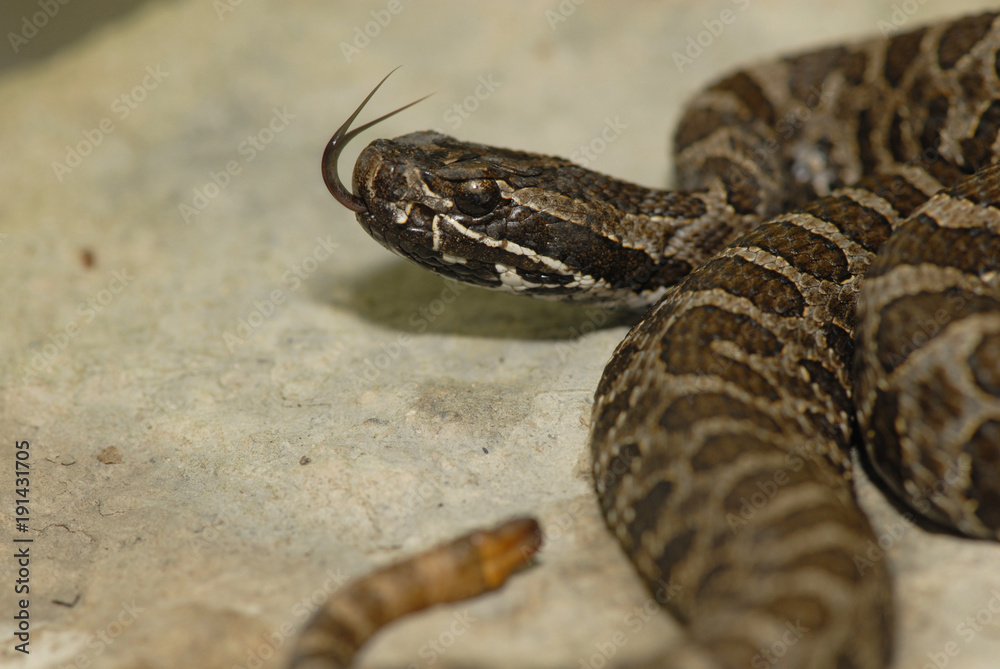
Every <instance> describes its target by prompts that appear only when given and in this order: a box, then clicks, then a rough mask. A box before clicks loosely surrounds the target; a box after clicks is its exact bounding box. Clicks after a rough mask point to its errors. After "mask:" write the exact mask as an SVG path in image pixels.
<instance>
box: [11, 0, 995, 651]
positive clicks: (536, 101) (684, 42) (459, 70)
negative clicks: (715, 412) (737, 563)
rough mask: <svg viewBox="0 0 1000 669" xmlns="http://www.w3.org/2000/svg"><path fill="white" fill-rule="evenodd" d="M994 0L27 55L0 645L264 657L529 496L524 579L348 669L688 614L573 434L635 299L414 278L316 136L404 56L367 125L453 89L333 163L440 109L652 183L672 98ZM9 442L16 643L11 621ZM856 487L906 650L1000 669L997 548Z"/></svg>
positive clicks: (19, 104) (257, 31)
mask: <svg viewBox="0 0 1000 669" xmlns="http://www.w3.org/2000/svg"><path fill="white" fill-rule="evenodd" d="M989 4H990V3H986V2H972V1H967V2H966V1H962V2H958V1H955V2H951V3H947V6H941V5H940V3H939V4H938V5H936V6H932V3H926V4H920V3H918V2H913V3H891V2H868V1H862V0H855V1H853V2H843V1H838V2H833V1H832V0H830V1H822V2H815V3H809V4H808V5H805V6H803V5H801V4H796V3H793V2H791V0H740V1H737V0H733V1H728V0H727V1H724V2H721V1H720V2H718V3H715V4H708V5H706V4H704V3H694V2H690V3H666V4H665V3H662V2H657V3H654V2H643V3H631V4H630V5H629V10H628V11H624V10H623V9H622V8H621V7H622V6H621V5H612V4H607V5H600V4H598V3H585V4H582V5H579V6H577V5H576V4H574V3H571V2H568V1H566V2H561V3H557V2H551V3H533V2H529V1H528V0H525V1H524V2H507V3H485V2H484V3H462V4H461V5H459V4H458V3H446V2H443V1H437V2H430V1H427V2H421V3H417V2H410V1H408V0H399V1H396V0H392V1H389V0H386V1H385V2H373V3H369V4H367V5H362V4H360V3H348V2H338V3H331V2H320V1H318V0H317V1H313V2H308V1H302V2H297V3H279V2H274V1H272V2H264V1H259V2H236V0H219V1H217V2H215V3H208V2H193V1H190V2H187V1H180V0H178V1H177V2H172V3H165V4H160V5H158V4H152V5H150V6H148V7H146V8H144V9H143V10H141V11H140V12H138V13H136V14H135V15H132V16H130V17H128V18H127V19H125V20H124V21H122V22H120V23H116V24H113V25H110V26H108V27H106V28H105V29H103V30H101V31H98V32H96V33H94V34H93V35H91V36H90V37H89V38H87V39H86V40H84V41H83V42H80V43H78V44H75V45H74V46H72V47H70V48H69V49H67V50H65V51H63V52H61V53H59V54H57V55H56V56H55V57H53V58H51V59H50V60H47V61H44V62H41V63H38V64H35V65H32V66H30V67H27V68H24V69H21V70H16V71H11V72H9V73H8V74H6V75H5V76H4V78H3V79H0V118H2V119H3V123H2V124H0V146H3V147H4V150H5V158H6V159H5V160H4V161H3V162H2V163H0V189H2V192H4V193H5V197H4V199H3V202H2V203H0V259H2V261H3V267H4V271H3V273H2V275H0V295H2V296H3V297H2V300H0V355H2V360H3V362H2V365H3V366H2V373H3V378H2V389H0V434H2V435H3V438H4V445H3V446H2V452H0V462H3V463H4V464H3V466H2V468H0V470H2V471H4V472H7V473H8V476H7V478H6V479H5V481H6V484H5V486H6V487H5V488H4V489H3V492H2V493H0V494H2V498H3V500H4V503H3V505H2V507H0V508H2V511H0V519H2V524H3V527H4V534H3V536H4V537H5V541H7V542H8V547H7V548H5V551H4V552H5V555H8V557H6V558H5V559H3V560H0V587H2V588H3V591H4V593H5V594H4V595H3V596H2V598H0V601H2V609H0V610H2V612H3V616H2V619H3V621H4V622H3V623H2V625H0V630H3V631H4V634H3V636H4V638H5V639H7V641H5V642H4V645H3V646H2V647H0V663H2V664H4V665H9V666H32V667H53V668H56V667H79V668H81V669H82V668H83V667H93V666H100V667H113V668H118V667H176V666H201V667H226V668H229V667H260V666H279V660H280V659H281V658H283V657H284V655H285V653H286V652H287V648H288V638H289V635H290V634H291V633H293V630H294V629H295V628H296V627H297V626H298V625H300V624H301V623H302V622H303V621H304V619H305V616H306V615H307V612H308V610H310V609H311V607H312V606H313V602H318V601H320V600H321V598H322V597H323V596H325V593H328V592H330V591H331V590H332V589H333V588H336V587H338V584H339V583H341V582H342V581H343V579H346V578H349V577H351V576H353V575H356V574H359V573H363V572H365V571H366V570H368V569H369V568H371V567H372V566H374V565H379V564H384V563H385V562H387V561H390V560H392V559H394V558H397V557H401V556H403V555H406V554H410V553H411V552H413V551H415V550H418V549H420V548H424V547H427V546H430V545H433V544H435V543H438V542H440V541H443V540H445V539H448V538H450V537H452V536H453V535H455V534H457V533H459V532H461V531H464V530H466V529H469V528H471V527H473V526H478V525H483V524H492V523H494V522H495V521H498V520H501V519H503V518H506V517H509V516H512V515H515V514H521V513H533V514H536V515H538V516H540V518H541V520H542V522H543V524H544V525H545V528H546V531H547V547H546V550H545V552H544V553H543V555H542V557H541V559H540V560H539V563H538V566H537V567H536V568H534V569H531V570H528V571H527V572H525V573H524V574H522V575H520V576H519V577H518V578H517V579H515V581H514V582H513V583H512V584H511V585H510V586H509V587H507V588H506V589H505V590H504V591H502V592H501V593H499V594H496V595H493V596H490V597H487V598H484V599H482V600H479V601H476V602H472V603H469V604H467V605H459V606H456V607H452V608H448V609H440V610H437V611H434V612H430V613H428V614H427V615H425V616H422V617H419V618H416V619H414V620H412V621H407V622H404V623H401V624H400V625H398V626H396V627H395V628H393V630H392V631H391V632H389V633H387V634H385V635H384V636H382V637H381V638H380V639H379V640H378V641H377V642H376V643H375V645H374V646H373V647H372V649H371V651H370V652H369V653H367V654H366V655H365V657H364V659H363V662H364V664H365V665H366V666H372V667H381V666H390V665H395V666H414V667H430V666H456V665H459V664H470V663H476V664H480V665H482V666H509V665H513V664H515V663H518V664H522V665H526V666H573V667H580V666H593V667H599V666H602V665H603V663H604V662H605V658H606V657H607V656H609V655H611V654H614V656H615V660H614V661H621V660H622V659H623V658H626V657H631V658H639V657H643V656H644V655H645V654H646V652H647V651H648V650H649V649H651V648H653V647H656V646H658V645H660V644H662V643H664V642H665V640H666V639H668V638H669V636H670V635H672V634H673V633H674V626H673V623H672V622H671V621H670V620H668V619H667V618H666V617H665V616H663V615H662V614H656V615H653V616H650V615H649V614H647V613H646V612H645V611H644V610H643V607H644V606H646V605H647V603H648V602H649V601H650V600H649V597H648V595H646V594H645V593H644V591H643V590H642V589H641V588H640V587H639V585H638V584H637V581H636V579H635V577H634V575H633V573H632V570H631V567H630V565H629V564H628V562H627V561H626V560H625V559H624V557H622V556H621V555H620V553H619V551H618V549H617V546H616V545H615V543H614V542H613V540H612V539H611V537H610V536H609V535H608V534H607V533H606V531H605V530H604V528H603V525H602V523H601V521H600V519H599V516H598V513H597V507H596V503H595V500H594V496H593V493H592V490H591V482H590V478H589V455H588V452H587V449H586V445H585V439H586V423H587V421H588V417H589V408H590V402H591V397H592V393H593V390H594V387H595V386H596V383H597V379H598V378H599V376H600V373H601V369H602V366H603V364H604V362H605V361H606V359H607V357H608V356H609V354H610V352H611V350H612V348H613V347H614V344H615V343H616V342H617V341H618V340H619V339H620V338H621V337H622V336H623V335H624V331H625V330H624V326H622V325H620V324H618V325H616V324H615V323H620V322H621V321H620V317H618V316H615V315H613V314H607V313H604V312H600V311H593V310H588V309H586V308H584V309H574V308H569V307H564V306H560V305H554V304H544V303H541V304H539V303H532V302H527V301H523V300H517V299H515V298H509V297H506V296H503V295H495V294H491V293H485V292H482V291H479V290H476V289H473V288H463V287H460V286H458V287H456V286H453V285H449V284H447V283H444V282H441V281H440V280H438V279H437V278H435V277H433V276H431V275H429V274H426V273H424V272H422V271H421V270H419V269H417V268H413V267H410V266H408V265H406V264H404V263H403V262H402V261H400V260H398V259H396V258H394V257H393V256H391V255H390V254H388V253H387V252H385V251H384V250H383V249H382V248H381V247H379V246H378V245H377V244H375V242H373V241H372V240H371V239H369V238H368V237H366V236H365V234H364V232H363V231H362V230H361V229H360V228H359V227H358V226H357V225H356V224H355V223H354V221H353V216H352V215H350V213H349V212H347V211H346V210H344V209H343V208H342V207H340V206H339V205H337V204H336V203H335V202H334V201H333V200H332V198H330V197H329V195H328V194H327V193H326V190H325V188H324V187H323V184H322V182H321V180H320V178H319V156H320V153H321V152H322V148H323V145H324V142H325V141H326V140H327V139H328V137H329V136H330V134H331V133H332V132H333V130H334V129H335V128H336V126H338V125H339V124H340V123H341V122H342V120H343V119H344V118H346V116H347V115H348V114H349V113H350V111H351V110H352V109H353V108H354V107H355V106H356V104H357V103H358V102H359V101H360V100H361V99H362V98H363V97H364V94H365V93H366V92H367V91H368V89H370V87H371V86H372V85H373V84H374V83H375V82H376V81H377V80H378V79H379V78H380V77H381V76H382V75H384V74H385V73H386V72H387V71H388V70H390V69H391V68H392V67H394V66H396V65H399V64H404V65H405V67H404V68H403V69H402V70H401V71H400V72H398V73H397V74H396V75H395V76H394V77H393V79H392V80H390V82H389V83H388V84H387V85H386V87H385V88H384V89H383V91H381V92H380V93H379V95H378V96H377V97H376V99H375V100H374V101H373V104H372V107H371V111H370V113H369V114H370V115H368V116H367V118H371V117H373V116H374V115H376V114H378V113H381V112H382V111H386V110H388V109H390V108H394V107H396V106H398V105H400V104H402V103H405V102H408V101H409V100H411V99H414V98H415V97H418V96H420V95H423V94H425V93H426V92H429V91H432V90H434V91H437V94H436V95H435V96H434V97H433V98H431V99H429V100H428V101H426V102H424V103H421V104H420V105H418V106H417V107H415V108H413V109H412V110H408V111H407V112H406V113H404V114H402V115H400V116H398V117H396V118H394V119H392V120H391V121H390V122H388V123H386V124H385V126H384V127H382V128H380V129H378V130H377V131H372V133H371V134H368V135H365V137H363V138H361V141H359V142H358V144H357V146H356V147H354V151H353V152H352V153H351V155H349V156H345V158H344V160H343V161H342V165H343V169H344V171H345V173H346V172H347V171H348V170H349V169H350V165H351V161H352V159H353V156H354V155H355V154H356V152H357V151H359V150H360V149H361V147H362V146H363V143H364V141H367V139H370V138H374V137H375V136H377V135H379V134H384V135H398V134H403V133H405V132H409V131H411V130H415V129H422V128H439V129H441V130H443V131H445V132H449V133H453V134H456V135H458V136H460V137H462V138H463V139H469V140H475V141H482V142H490V143H497V144H502V145H506V146H512V147H516V148H531V149H535V150H540V151H545V152H551V153H557V154H561V155H567V156H571V157H573V158H574V159H576V160H579V161H580V162H584V163H589V164H590V165H592V166H593V167H595V168H597V169H600V170H603V171H607V172H610V173H612V174H615V175H618V176H623V177H626V178H632V179H635V180H638V181H642V182H644V183H650V184H657V183H665V182H666V179H667V176H666V175H667V174H668V169H667V168H666V160H665V158H664V156H665V149H664V145H665V138H666V137H667V136H668V134H669V131H670V129H671V128H672V126H673V123H674V120H675V119H676V117H677V113H678V108H679V105H680V104H681V102H682V101H683V100H684V99H685V97H687V96H688V95H689V94H690V92H692V91H693V90H695V89H696V88H698V87H700V86H702V85H704V84H705V83H706V82H707V81H708V80H709V79H710V78H712V77H713V76H716V75H718V74H721V73H722V72H724V71H725V70H726V69H728V68H730V67H733V66H735V65H736V64H739V63H743V62H746V61H747V60H749V59H752V58H755V57H760V56H765V55H768V54H774V53H776V52H779V51H787V50H789V49H795V48H799V47H803V46H807V45H816V44H820V43H822V42H824V41H830V40H838V39H841V38H844V37H847V36H852V35H853V36H859V35H861V34H874V33H877V32H878V30H879V27H880V25H882V26H885V25H888V24H891V22H892V21H893V20H894V19H895V20H897V21H904V22H906V25H907V26H911V25H915V24H916V23H917V22H923V21H930V20H933V19H934V18H935V17H938V16H943V15H948V16H952V15H956V14H959V13H962V12H964V11H968V10H972V9H976V8H982V7H985V6H988V5H989ZM394 12H395V13H394ZM723 12H728V13H727V14H723ZM52 20H53V21H56V20H58V16H57V17H54V18H53V19H52ZM880 21H882V24H880V23H879V22H880ZM5 28H6V30H5V31H4V32H5V33H6V32H7V31H8V30H10V29H16V26H13V27H7V26H5ZM43 29H44V28H43ZM713 29H714V30H715V31H716V32H717V33H718V34H712V32H711V30H713ZM366 30H367V31H368V33H370V36H369V35H365V31H366ZM689 38H690V40H689ZM699 39H700V40H701V42H702V45H701V46H700V47H697V46H691V45H692V44H694V45H697V43H698V40H699ZM699 48H700V49H701V52H700V53H698V49H699ZM688 49H691V51H690V52H689V55H690V56H691V62H683V59H681V61H682V62H680V67H679V66H678V59H676V58H675V52H676V53H678V54H685V53H686V52H687V50H688ZM363 118H365V117H363ZM606 128H613V130H606ZM602 133H603V137H602ZM366 138H367V139H366ZM599 138H600V141H599ZM581 147H587V148H581ZM616 319H617V320H616ZM22 440H26V441H28V442H30V445H31V448H30V453H31V460H30V464H31V470H30V502H29V505H30V520H29V522H28V525H29V531H28V532H26V533H18V536H19V537H21V538H32V539H33V540H34V541H33V543H32V544H31V555H32V561H31V565H30V569H31V577H30V578H31V583H30V585H31V593H30V598H31V600H30V609H29V610H30V615H31V637H30V646H29V648H30V650H31V654H30V655H28V656H24V655H22V654H20V653H17V652H16V651H14V650H13V645H14V642H13V641H11V639H12V637H11V636H10V634H9V633H8V632H13V628H12V615H13V613H14V612H15V611H16V602H15V596H14V595H13V594H12V587H13V584H14V580H15V579H16V565H15V563H14V561H13V560H12V559H11V558H10V557H9V555H10V554H11V553H12V552H13V550H12V549H11V548H10V547H11V546H13V544H11V543H10V539H11V538H12V536H11V535H13V534H15V532H14V531H13V528H14V514H13V509H14V508H15V507H14V499H15V494H14V481H13V477H12V476H10V472H11V471H12V469H13V463H14V457H15V456H14V443H15V441H22ZM112 447H113V450H112ZM862 495H863V499H864V500H865V501H866V502H867V503H868V504H867V506H868V508H870V509H872V512H873V513H874V518H875V525H876V527H879V528H884V535H883V537H884V539H885V540H884V542H883V547H882V548H884V549H886V550H885V551H883V550H882V549H880V548H878V547H873V552H872V559H889V560H891V561H892V565H893V569H894V571H895V572H896V573H897V574H898V591H899V602H900V607H901V614H900V619H901V620H900V624H901V634H900V650H899V654H898V655H899V659H898V662H897V666H899V667H922V666H925V665H927V664H930V666H935V665H937V666H939V667H940V666H944V665H942V664H941V663H942V662H947V666H948V667H952V668H960V669H968V668H972V667H991V666H995V658H996V657H997V653H998V650H1000V576H998V572H997V570H996V564H997V559H998V557H1000V548H998V547H997V546H995V545H991V544H986V543H977V542H970V541H965V540H958V539H953V538H950V537H947V536H942V535H934V534H930V533H927V532H925V531H924V530H922V529H919V528H916V527H911V525H910V523H909V522H908V521H907V520H906V519H905V518H904V517H902V516H900V515H899V514H898V513H897V512H895V511H893V510H892V509H890V508H889V507H888V505H887V504H886V503H885V502H884V501H883V499H882V497H881V495H880V494H879V493H878V492H877V491H876V490H874V489H873V488H872V487H871V486H865V487H864V488H863V490H862ZM886 554H887V557H886ZM649 608H650V609H652V608H653V606H652V604H651V603H650V604H649ZM581 663H582V664H581Z"/></svg>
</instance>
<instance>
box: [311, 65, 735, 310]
mask: <svg viewBox="0 0 1000 669" xmlns="http://www.w3.org/2000/svg"><path fill="white" fill-rule="evenodd" d="M390 74H391V73H390ZM383 81H385V80H384V79H383ZM379 85H381V82H380V83H379ZM376 90H378V86H376V87H375V89H373V90H372V93H371V94H369V96H368V98H366V99H365V101H364V102H362V104H361V106H360V107H358V109H357V110H356V111H355V112H354V114H352V115H351V117H350V118H349V119H348V120H347V122H346V123H345V124H344V125H343V126H341V128H340V129H338V130H337V132H336V133H335V134H334V136H333V137H332V138H331V140H330V142H329V144H327V147H326V150H325V151H324V154H323V163H322V168H323V176H324V181H325V182H326V185H327V187H328V188H329V190H330V192H331V194H333V196H334V197H335V198H336V199H337V200H338V201H339V202H340V203H341V204H343V205H344V206H346V207H348V208H349V209H351V210H353V211H355V212H356V213H357V219H358V222H359V223H361V225H362V227H364V229H365V230H366V231H367V232H368V233H369V234H370V235H371V236H372V237H373V238H374V239H375V240H376V241H378V242H379V243H380V244H382V245H383V246H385V247H387V248H388V249H390V250H391V251H394V252H395V253H397V254H399V255H402V256H403V257H405V258H408V259H409V260H412V261H413V262H416V263H417V264H419V265H421V266H423V267H426V268H428V269H430V270H432V271H434V272H437V273H438V274H441V275H444V276H446V277H449V278H453V279H456V280H459V281H463V282H465V283H470V284H474V285H478V286H483V287H487V288H494V289H498V290H503V291H506V292H511V293H518V294H527V295H532V296H535V297H548V298H553V299H561V300H572V301H582V302H590V303H607V304H612V303H614V304H623V303H624V304H626V305H629V306H632V307H634V308H644V307H645V306H647V305H649V304H651V303H653V302H655V301H656V300H657V299H659V297H660V296H662V294H663V291H664V289H665V288H664V286H668V285H671V284H673V283H676V281H677V280H678V279H679V278H680V277H682V276H684V275H685V274H687V273H688V272H689V271H690V270H691V267H692V265H691V262H690V260H691V258H689V254H687V253H686V251H687V250H688V247H689V246H690V245H691V240H689V239H687V238H686V237H685V235H684V234H683V232H684V230H685V229H694V226H690V224H691V223H693V222H695V221H698V220H699V219H704V218H706V217H712V216H714V212H711V211H709V209H710V208H709V207H706V205H705V197H704V195H702V194H698V195H694V194H684V193H669V192H665V191H657V190H653V189H648V188H644V187H642V186H637V185H635V184H630V183H626V182H622V181H619V180H615V179H611V178H610V177H607V176H605V175H602V174H598V173H596V172H593V171H590V170H588V169H585V168H583V167H581V166H579V165H575V164H573V163H571V162H569V161H568V160H564V159H562V158H555V157H551V156H544V155H539V154H534V153H527V152H523V151H513V150H508V149H499V148H496V147H490V146H485V145H482V144H474V143H470V142H462V141H459V140H456V139H454V138H452V137H448V136H447V135H443V134H441V133H438V132H433V131H423V132H415V133H411V134H408V135H403V136H402V137H397V138H395V139H378V140H375V141H374V142H372V143H371V144H369V145H368V146H367V147H366V148H365V149H364V150H363V151H362V152H361V154H360V155H359V156H358V159H357V162H356V163H355V166H354V173H353V179H352V182H353V192H351V191H350V190H348V189H347V188H346V187H345V186H344V184H343V183H342V182H341V181H340V177H339V175H338V173H337V159H338V157H339V155H340V152H341V151H342V150H343V147H344V146H345V145H346V144H347V142H348V141H350V140H351V139H352V138H353V137H354V136H356V135H357V134H358V133H360V132H361V131H363V130H365V129H367V128H368V127H370V126H371V125H373V124H374V123H378V122H379V121H381V120H383V119H385V118H387V117H389V116H391V115H393V114H396V113H398V112H400V111H402V110H403V109H406V108H407V107H409V106H410V105H406V106H405V107H402V108H400V109H397V110H395V111H393V112H390V113H389V114H386V115H385V116H382V117H381V118H379V119H376V120H375V121H372V122H370V123H368V124H365V125H363V126H360V127H358V128H356V129H354V130H349V127H350V124H351V123H352V122H353V121H354V118H355V117H356V116H357V114H358V112H359V111H360V110H361V109H362V108H363V107H364V105H365V103H367V102H368V99H370V97H371V95H372V94H374V92H375V91H376ZM418 102H419V100H418ZM412 104H415V103H411V105H412ZM701 223H702V226H701V227H702V229H713V228H712V226H711V225H708V226H706V225H704V220H702V221H701ZM729 232H731V229H730V228H729V227H728V226H725V225H721V226H718V234H719V235H726V234H728V233H729ZM699 244H700V242H699Z"/></svg>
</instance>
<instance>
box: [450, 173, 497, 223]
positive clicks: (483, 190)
mask: <svg viewBox="0 0 1000 669" xmlns="http://www.w3.org/2000/svg"><path fill="white" fill-rule="evenodd" d="M498 204H500V189H499V188H497V185H496V184H495V183H493V181H491V180H489V179H473V180H472V181H465V182H462V185H461V186H459V187H458V189H457V191H456V193H455V206H456V207H458V210H459V211H460V212H462V213H463V214H465V215H466V216H483V215H485V214H488V213H490V212H491V211H493V210H494V209H496V206H497V205H498Z"/></svg>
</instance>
